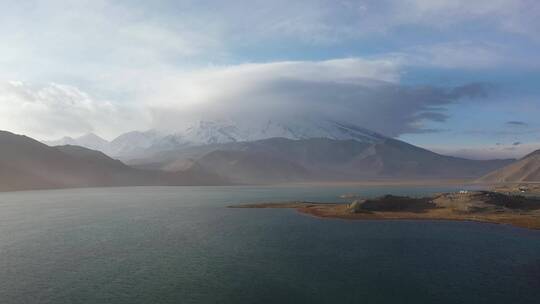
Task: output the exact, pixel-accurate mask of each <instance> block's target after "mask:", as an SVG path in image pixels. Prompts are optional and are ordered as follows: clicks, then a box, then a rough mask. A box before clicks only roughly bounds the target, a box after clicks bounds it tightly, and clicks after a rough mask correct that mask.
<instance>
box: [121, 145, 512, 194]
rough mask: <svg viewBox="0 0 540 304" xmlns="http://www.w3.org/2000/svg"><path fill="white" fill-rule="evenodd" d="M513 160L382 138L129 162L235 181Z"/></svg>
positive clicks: (489, 165) (477, 170)
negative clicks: (475, 156) (481, 158)
mask: <svg viewBox="0 0 540 304" xmlns="http://www.w3.org/2000/svg"><path fill="white" fill-rule="evenodd" d="M511 162H512V160H486V161H479V160H468V159H463V158H457V157H450V156H444V155H440V154H437V153H434V152H431V151H429V150H426V149H422V148H419V147H416V146H413V145H410V144H408V143H405V142H403V141H399V140H395V139H391V138H384V139H381V140H378V141H375V142H360V141H356V140H351V139H349V140H335V139H328V138H310V139H301V140H292V139H286V138H270V139H263V140H258V141H252V142H238V143H226V144H212V145H201V146H191V147H182V148H178V149H174V150H166V151H160V152H156V153H153V154H151V155H149V156H147V157H145V158H140V159H132V160H129V161H127V163H128V164H129V165H131V166H134V167H137V168H141V169H152V170H164V171H171V172H175V171H177V170H182V169H185V168H189V167H190V166H191V165H193V164H197V166H200V167H202V168H205V169H206V170H208V171H212V172H215V173H216V174H218V175H220V176H224V177H227V178H228V179H229V180H231V181H233V182H236V183H246V184H250V183H275V182H290V181H358V180H366V179H370V180H373V179H378V180H381V179H401V180H403V179H474V178H478V177H479V176H482V175H484V174H486V173H488V172H490V171H492V170H495V169H498V168H500V167H503V166H505V165H508V164H509V163H511Z"/></svg>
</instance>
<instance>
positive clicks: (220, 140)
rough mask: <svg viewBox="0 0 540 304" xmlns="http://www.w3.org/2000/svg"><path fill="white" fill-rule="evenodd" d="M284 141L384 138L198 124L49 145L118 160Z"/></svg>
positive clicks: (325, 125)
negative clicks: (194, 148) (151, 153)
mask: <svg viewBox="0 0 540 304" xmlns="http://www.w3.org/2000/svg"><path fill="white" fill-rule="evenodd" d="M274 137H281V138H287V139H293V140H301V139H309V138H327V139H335V140H351V139H352V140H356V141H359V142H365V143H377V142H380V141H382V140H384V139H385V137H384V136H382V135H380V134H377V133H375V132H372V131H370V130H366V129H364V128H361V127H359V126H356V125H354V124H350V123H345V122H336V121H332V120H320V119H309V118H308V119H306V118H304V119H290V120H287V121H285V120H282V121H279V120H266V121H257V122H250V123H246V122H244V123H237V122H231V121H205V120H201V121H197V122H195V123H193V124H189V125H186V126H185V128H183V129H180V130H178V131H175V132H164V131H157V130H148V131H144V132H141V131H132V132H128V133H125V134H122V135H120V136H118V137H117V138H115V139H114V140H112V141H111V142H107V141H106V140H104V139H101V138H99V137H97V136H96V135H94V134H88V135H85V136H81V137H78V138H70V137H65V138H63V139H61V140H58V141H52V142H46V143H47V144H49V145H64V144H70V145H80V146H83V147H87V148H90V149H95V150H100V151H102V152H104V153H106V154H109V155H111V156H116V157H129V156H133V155H136V154H140V153H142V152H143V151H148V150H151V151H154V152H155V151H164V150H172V149H177V148H181V147H185V146H200V145H209V144H224V143H231V142H246V141H255V140H261V139H267V138H274Z"/></svg>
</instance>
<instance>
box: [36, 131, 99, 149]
mask: <svg viewBox="0 0 540 304" xmlns="http://www.w3.org/2000/svg"><path fill="white" fill-rule="evenodd" d="M43 143H44V144H46V145H49V146H64V145H73V146H81V147H85V148H88V149H92V150H98V151H102V152H105V151H107V149H108V148H109V142H108V141H107V140H105V139H103V138H101V137H99V136H97V135H96V134H94V133H88V134H85V135H83V136H79V137H76V138H73V137H69V136H66V137H63V138H61V139H58V140H51V141H43Z"/></svg>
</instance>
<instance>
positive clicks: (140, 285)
mask: <svg viewBox="0 0 540 304" xmlns="http://www.w3.org/2000/svg"><path fill="white" fill-rule="evenodd" d="M450 190H456V189H455V188H452V187H360V186H358V187H353V186H347V187H329V186H328V187H324V186H317V187H316V186H296V187H292V186H291V187H135V188H96V189H70V190H50V191H26V192H10V193H0V303H3V304H9V303H491V304H493V303H538V301H540V300H539V299H540V231H533V230H527V229H522V228H516V227H511V226H506V225H495V224H480V223H472V222H449V221H347V220H340V219H318V218H314V217H311V216H307V215H302V214H299V213H297V212H295V211H294V210H289V209H231V208H226V206H227V205H231V204H239V203H256V202H263V201H280V200H293V199H300V200H314V201H325V202H332V201H340V199H339V198H338V196H339V195H341V194H344V193H359V194H362V195H366V196H376V195H381V194H386V193H392V194H402V195H423V194H429V193H433V192H440V191H450Z"/></svg>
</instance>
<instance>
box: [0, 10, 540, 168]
mask: <svg viewBox="0 0 540 304" xmlns="http://www.w3.org/2000/svg"><path fill="white" fill-rule="evenodd" d="M0 6H1V8H2V9H0V39H1V41H2V43H0V67H1V69H0V116H1V117H2V120H1V121H0V128H1V129H7V130H10V131H14V132H17V133H24V134H28V135H30V136H34V137H37V138H40V139H51V138H56V137H59V136H63V135H71V136H76V135H80V134H84V133H88V132H95V133H97V134H99V135H101V136H104V137H106V138H112V137H114V136H116V135H118V134H120V133H122V132H126V131H130V130H134V129H139V130H144V129H149V128H172V129H174V127H175V126H174V122H175V121H176V120H184V119H188V118H191V117H200V118H205V117H204V116H205V115H207V114H208V113H212V115H211V116H217V117H219V116H223V117H226V118H229V117H231V116H235V115H237V114H238V113H249V115H250V116H258V115H268V112H272V113H274V115H278V116H279V115H282V114H283V113H288V112H291V109H294V111H295V112H297V113H307V114H309V115H316V114H317V115H322V114H321V113H324V114H325V115H330V116H331V118H334V119H335V118H341V117H343V119H346V120H350V121H351V122H354V123H357V124H359V125H361V126H363V127H366V128H369V129H373V130H375V131H378V132H381V133H384V134H386V135H388V136H393V137H397V138H400V139H404V140H406V141H408V142H411V143H413V144H417V145H420V146H422V147H427V148H430V149H434V150H435V151H439V152H443V153H447V154H453V155H460V156H468V157H474V158H489V157H519V156H522V155H524V154H525V153H527V152H529V151H531V150H533V149H537V148H540V132H539V131H540V123H539V120H538V117H540V109H539V108H540V85H539V84H540V58H539V57H540V55H539V54H540V34H539V33H540V18H539V17H540V3H539V2H537V1H534V0H521V1H519V0H517V1H516V0H513V1H510V0H490V1H487V0H477V1H470V0H469V1H463V0H453V1H450V0H431V1H428V0H405V1H389V0H386V1H385V0H380V1H360V0H359V1H336V0H334V1H318V0H312V1H301V0H300V1H281V0H276V1H105V0H96V1H54V0H49V1H24V3H21V1H0ZM260 109H264V110H260ZM262 111H264V113H260V112H262ZM315 111H317V112H318V113H315ZM307 114H306V115H307ZM164 117H174V118H173V119H171V118H169V119H165V118H164ZM213 118H215V117H213Z"/></svg>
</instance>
